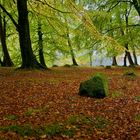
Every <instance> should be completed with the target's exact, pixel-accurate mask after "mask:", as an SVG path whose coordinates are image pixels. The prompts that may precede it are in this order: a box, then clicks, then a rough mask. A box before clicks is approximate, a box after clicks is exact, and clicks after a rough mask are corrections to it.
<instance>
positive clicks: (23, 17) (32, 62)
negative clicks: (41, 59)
mask: <svg viewBox="0 0 140 140" xmlns="http://www.w3.org/2000/svg"><path fill="white" fill-rule="evenodd" d="M17 9H18V33H19V42H20V49H21V57H22V65H21V68H44V67H43V66H42V65H41V64H39V63H38V62H37V59H36V57H35V55H34V54H33V50H32V47H31V39H30V30H29V21H28V11H27V0H17Z"/></svg>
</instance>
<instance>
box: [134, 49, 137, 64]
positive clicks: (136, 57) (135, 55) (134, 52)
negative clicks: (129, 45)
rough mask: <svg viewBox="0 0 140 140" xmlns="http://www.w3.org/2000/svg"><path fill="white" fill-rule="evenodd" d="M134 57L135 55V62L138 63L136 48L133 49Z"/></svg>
mask: <svg viewBox="0 0 140 140" xmlns="http://www.w3.org/2000/svg"><path fill="white" fill-rule="evenodd" d="M133 57H134V64H135V65H138V61H137V55H136V52H135V49H134V50H133Z"/></svg>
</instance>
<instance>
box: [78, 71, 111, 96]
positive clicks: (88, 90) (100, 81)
mask: <svg viewBox="0 0 140 140" xmlns="http://www.w3.org/2000/svg"><path fill="white" fill-rule="evenodd" d="M79 94H80V95H82V96H89V97H93V98H104V97H106V96H107V95H108V82H107V78H106V77H105V75H103V74H101V73H97V74H95V75H94V76H93V77H92V78H91V79H89V80H87V81H84V82H82V83H81V84H80V88H79Z"/></svg>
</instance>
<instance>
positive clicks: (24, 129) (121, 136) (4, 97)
mask: <svg viewBox="0 0 140 140" xmlns="http://www.w3.org/2000/svg"><path fill="white" fill-rule="evenodd" d="M97 72H100V73H104V74H105V75H106V76H107V79H108V86H109V94H108V96H107V97H105V98H104V99H95V98H89V97H82V96H80V95H79V94H78V92H79V85H80V83H81V82H82V81H85V80H87V79H88V78H90V77H91V76H92V75H94V74H95V73H97ZM128 72H131V73H135V75H128V76H127V75H125V73H128ZM139 85H140V68H139V67H136V68H124V67H112V68H109V69H108V68H105V67H96V68H91V67H86V68H85V67H55V68H51V69H50V70H43V71H39V70H15V69H13V68H0V89H1V90H0V139H4V140H6V139H7V140H8V139H13V140H16V139H21V140H22V139H25V140H26V139H35V140H36V139H52V140H53V139H55V140H58V139H60V140H61V139H71V140H87V139H89V140H90V139H94V140H103V139H108V140H113V139H117V140H130V139H131V140H132V139H134V140H135V139H140V86H139Z"/></svg>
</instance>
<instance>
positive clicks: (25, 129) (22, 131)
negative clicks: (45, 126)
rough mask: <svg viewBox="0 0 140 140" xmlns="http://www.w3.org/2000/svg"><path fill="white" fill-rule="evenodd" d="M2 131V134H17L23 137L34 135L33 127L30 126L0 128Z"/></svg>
mask: <svg viewBox="0 0 140 140" xmlns="http://www.w3.org/2000/svg"><path fill="white" fill-rule="evenodd" d="M0 131H2V132H9V131H10V132H15V133H17V134H19V135H20V136H22V137H25V136H31V135H33V134H35V133H34V131H33V129H32V127H31V126H30V125H24V126H19V125H10V126H5V127H0Z"/></svg>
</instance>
